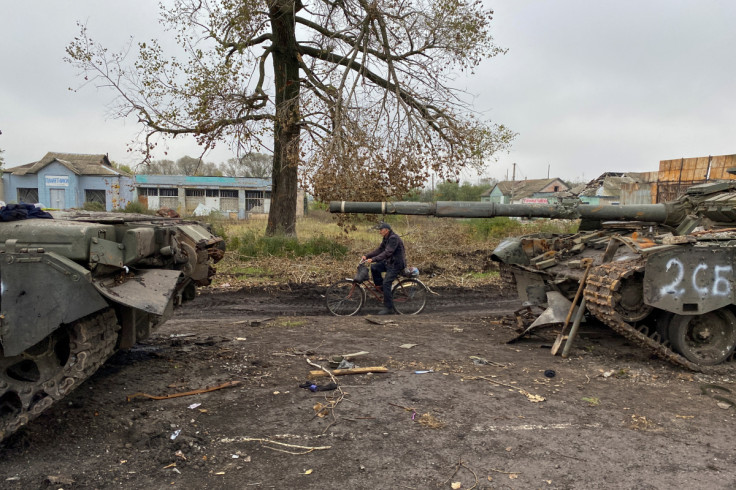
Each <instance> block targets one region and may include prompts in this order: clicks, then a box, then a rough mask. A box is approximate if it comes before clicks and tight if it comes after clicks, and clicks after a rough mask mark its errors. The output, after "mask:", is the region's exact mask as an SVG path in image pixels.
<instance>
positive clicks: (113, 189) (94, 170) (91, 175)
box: [2, 152, 134, 211]
mask: <svg viewBox="0 0 736 490" xmlns="http://www.w3.org/2000/svg"><path fill="white" fill-rule="evenodd" d="M2 178H3V186H4V189H5V192H4V194H5V200H6V201H7V202H15V203H21V202H25V203H41V204H43V206H44V207H46V208H50V209H71V208H81V207H83V206H84V203H86V202H96V203H99V204H101V205H102V206H104V208H105V209H106V210H107V211H111V210H113V209H115V208H123V207H125V205H126V204H127V203H128V202H130V201H131V200H133V196H134V180H133V177H132V176H131V175H128V174H126V173H125V172H121V171H119V170H116V169H114V168H113V167H112V165H111V164H110V160H109V159H108V158H107V155H81V154H74V153H55V152H49V153H47V154H46V155H45V156H44V157H43V158H42V159H41V160H39V161H37V162H33V163H29V164H26V165H21V166H19V167H12V168H9V169H6V170H5V171H4V172H3V177H2Z"/></svg>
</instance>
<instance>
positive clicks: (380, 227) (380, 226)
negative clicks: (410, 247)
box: [376, 221, 391, 230]
mask: <svg viewBox="0 0 736 490" xmlns="http://www.w3.org/2000/svg"><path fill="white" fill-rule="evenodd" d="M383 229H386V230H390V229H391V225H389V224H388V223H384V222H383V221H381V222H380V223H378V224H377V225H376V230H383Z"/></svg>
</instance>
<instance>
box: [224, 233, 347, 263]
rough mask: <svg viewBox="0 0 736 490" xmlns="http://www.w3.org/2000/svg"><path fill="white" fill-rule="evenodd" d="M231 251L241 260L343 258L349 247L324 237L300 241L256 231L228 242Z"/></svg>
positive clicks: (319, 236) (235, 237) (232, 238)
mask: <svg viewBox="0 0 736 490" xmlns="http://www.w3.org/2000/svg"><path fill="white" fill-rule="evenodd" d="M228 249H229V250H237V252H238V254H239V255H240V257H241V258H253V257H289V258H298V257H313V256H317V255H323V254H324V255H327V256H330V257H335V258H341V257H344V256H345V255H346V254H347V253H348V247H347V246H345V245H343V244H341V243H338V242H337V241H336V240H334V239H331V238H328V237H326V236H324V235H318V236H314V237H311V238H308V239H306V240H303V241H299V240H298V239H296V238H294V237H287V236H270V237H268V236H263V235H259V234H257V233H256V232H254V231H246V232H245V233H243V234H242V235H238V236H233V237H231V238H230V239H229V241H228Z"/></svg>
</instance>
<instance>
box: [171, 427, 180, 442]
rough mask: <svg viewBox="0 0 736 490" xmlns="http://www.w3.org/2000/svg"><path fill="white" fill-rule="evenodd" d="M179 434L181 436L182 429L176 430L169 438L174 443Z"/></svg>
mask: <svg viewBox="0 0 736 490" xmlns="http://www.w3.org/2000/svg"><path fill="white" fill-rule="evenodd" d="M179 434H181V429H176V430H175V431H174V433H173V434H171V436H169V439H171V440H172V441H173V440H174V439H176V438H177V437H179Z"/></svg>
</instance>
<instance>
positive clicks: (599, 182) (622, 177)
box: [570, 172, 642, 197]
mask: <svg viewBox="0 0 736 490" xmlns="http://www.w3.org/2000/svg"><path fill="white" fill-rule="evenodd" d="M641 181H642V177H641V176H640V174H639V173H637V172H629V173H623V172H605V173H603V174H602V175H601V176H600V177H598V178H597V179H593V180H591V181H590V182H588V183H587V184H581V185H578V186H575V187H574V188H572V189H570V192H571V193H572V194H574V195H576V196H587V197H593V196H600V197H618V196H620V195H621V185H622V184H629V183H632V182H641Z"/></svg>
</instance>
